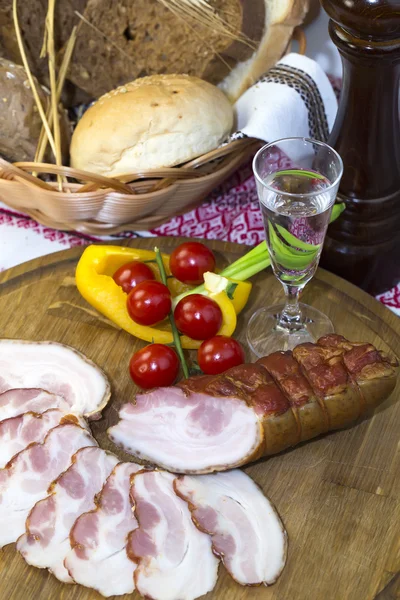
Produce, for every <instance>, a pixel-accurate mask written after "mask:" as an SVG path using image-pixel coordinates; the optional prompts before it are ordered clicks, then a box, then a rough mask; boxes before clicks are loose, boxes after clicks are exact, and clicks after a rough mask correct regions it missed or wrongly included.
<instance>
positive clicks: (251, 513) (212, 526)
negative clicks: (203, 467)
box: [174, 469, 287, 585]
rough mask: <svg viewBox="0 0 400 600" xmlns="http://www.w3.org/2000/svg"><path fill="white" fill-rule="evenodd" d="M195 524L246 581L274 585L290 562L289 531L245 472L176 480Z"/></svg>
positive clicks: (239, 579)
mask: <svg viewBox="0 0 400 600" xmlns="http://www.w3.org/2000/svg"><path fill="white" fill-rule="evenodd" d="M174 487H175V491H176V492H177V494H178V495H179V496H180V497H181V498H183V499H184V500H185V501H186V502H188V503H189V508H190V510H191V513H192V519H193V522H194V523H195V524H196V525H197V526H198V528H199V529H200V530H201V531H204V532H206V533H209V534H210V535H211V538H212V547H213V551H214V552H215V554H216V555H217V556H219V557H220V558H221V560H222V561H223V563H224V565H225V567H226V569H227V571H228V572H229V573H230V574H231V576H232V577H233V578H234V579H235V581H237V582H238V583H240V584H241V585H260V584H262V583H263V584H265V585H270V584H272V583H274V582H275V581H276V580H277V578H278V577H279V575H280V573H281V572H282V569H283V567H284V566H285V561H286V539H287V538H286V532H285V530H284V528H283V525H282V523H281V520H280V519H279V516H278V515H277V513H276V511H275V509H274V507H273V506H272V504H271V503H270V501H269V500H268V499H267V498H266V497H265V496H264V494H263V493H262V491H261V489H260V488H259V487H258V486H257V485H256V484H255V483H254V481H253V480H252V479H250V477H248V476H247V475H246V474H245V473H243V472H242V471H239V470H237V469H236V470H234V471H227V472H226V473H216V474H214V475H200V476H198V477H192V476H188V475H184V476H181V477H178V478H177V479H176V480H175V482H174Z"/></svg>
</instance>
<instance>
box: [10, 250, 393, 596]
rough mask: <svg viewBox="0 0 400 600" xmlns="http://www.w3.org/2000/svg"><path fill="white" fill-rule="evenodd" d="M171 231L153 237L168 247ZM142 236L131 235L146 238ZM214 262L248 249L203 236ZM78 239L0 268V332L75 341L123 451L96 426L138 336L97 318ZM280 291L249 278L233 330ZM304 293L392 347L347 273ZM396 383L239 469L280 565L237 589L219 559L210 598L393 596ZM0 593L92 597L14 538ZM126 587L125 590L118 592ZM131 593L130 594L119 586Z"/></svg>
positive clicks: (388, 328)
mask: <svg viewBox="0 0 400 600" xmlns="http://www.w3.org/2000/svg"><path fill="white" fill-rule="evenodd" d="M178 241H179V240H177V239H176V238H161V239H159V240H158V241H157V243H158V244H159V246H160V247H161V249H162V250H164V251H166V252H168V251H170V250H171V249H172V247H174V246H175V245H176V244H177V243H178ZM154 244H155V240H154V238H153V239H141V240H133V241H132V242H131V244H130V245H132V246H136V247H142V248H152V247H153V246H154ZM208 244H209V246H210V247H211V248H212V249H214V250H215V251H217V256H218V261H219V263H220V264H221V265H222V264H223V263H224V262H226V261H227V260H229V261H232V260H234V259H236V258H238V257H239V256H240V255H242V254H243V253H244V252H245V251H246V250H247V248H245V247H244V246H239V245H236V244H229V243H223V242H217V241H215V242H209V243H208ZM82 250H83V249H82V248H74V249H71V250H66V251H64V252H59V253H56V254H52V255H49V256H45V257H43V258H39V259H36V260H33V261H31V262H28V263H25V264H23V265H19V266H18V267H15V268H13V269H10V270H8V271H5V272H3V273H1V274H0V326H1V337H12V338H22V339H28V340H29V339H30V340H54V341H57V342H62V343H65V344H69V345H71V346H74V347H75V348H77V349H78V350H80V351H81V352H84V353H85V354H86V355H87V356H88V357H90V358H91V359H92V360H94V361H95V362H96V363H97V364H98V365H99V366H100V367H102V368H103V369H104V370H105V372H106V373H107V375H108V376H109V378H110V380H111V383H112V388H113V396H112V401H111V403H110V404H109V406H108V407H107V409H106V410H105V411H104V413H103V415H104V418H103V419H102V420H101V421H98V422H96V423H94V424H93V426H92V429H93V433H94V435H95V436H96V438H97V440H98V441H99V443H100V445H101V446H102V447H103V448H107V449H111V450H113V451H115V452H116V453H117V454H119V455H120V456H121V457H122V458H124V459H127V458H129V457H127V456H124V455H123V454H121V453H120V452H118V451H117V449H116V448H115V447H114V446H113V445H112V444H111V442H110V441H109V440H108V438H107V437H106V433H105V432H106V429H107V427H109V426H110V425H111V424H114V423H115V422H116V421H117V418H118V416H117V412H118V407H119V406H120V405H121V404H122V403H123V402H126V401H128V400H131V399H133V396H134V392H135V389H134V386H133V384H132V382H131V381H130V379H129V376H128V369H127V365H128V360H129V358H130V356H131V354H132V353H133V351H134V350H136V349H138V348H139V347H141V346H142V345H143V343H142V342H140V341H138V340H136V339H134V338H132V337H131V336H129V335H128V334H127V333H125V332H123V331H120V330H119V329H118V328H116V327H115V326H114V325H113V324H111V323H109V322H108V321H107V320H105V319H104V318H102V317H100V316H99V315H98V314H97V313H96V311H94V310H93V309H92V308H91V307H90V306H89V305H88V304H87V303H86V302H85V301H84V300H83V299H82V298H81V297H80V295H79V293H78V291H77V289H76V287H75V283H74V270H75V265H76V263H77V260H78V259H79V257H80V255H81V253H82ZM281 299H282V290H281V288H280V284H279V283H278V282H277V281H276V280H275V278H274V276H273V275H272V273H271V271H270V270H268V271H267V272H265V273H262V274H260V275H259V276H257V277H255V278H254V289H253V292H252V295H251V300H250V302H249V304H248V306H247V307H246V310H245V312H244V313H243V314H242V315H241V316H240V319H239V326H238V330H237V333H238V337H239V339H242V341H244V340H245V329H246V323H247V320H248V318H249V316H250V315H251V314H252V312H253V311H254V310H255V308H258V307H259V306H262V305H265V304H275V303H276V301H278V300H281ZM303 300H304V301H305V302H308V303H310V304H312V305H313V306H315V307H317V308H319V309H320V310H323V311H325V312H326V313H327V314H328V315H329V316H330V317H331V319H332V320H333V322H334V325H335V327H336V331H337V332H338V333H340V334H343V335H345V336H346V337H348V338H349V339H350V340H355V341H369V342H372V343H373V344H375V345H376V346H377V347H378V348H381V349H383V350H385V351H388V352H391V353H393V354H396V353H397V354H400V348H399V336H400V319H399V318H398V317H396V316H395V315H393V314H392V313H390V311H388V310H387V309H385V308H384V307H383V306H381V305H380V304H379V303H378V302H377V301H375V300H374V299H373V298H371V297H370V296H368V295H367V294H365V293H364V292H362V291H360V290H359V289H357V288H356V287H354V286H352V285H351V284H349V283H347V282H345V281H343V280H342V279H339V278H338V277H336V276H334V275H331V274H330V273H327V272H325V271H322V270H319V271H318V273H317V275H316V276H315V277H314V279H313V280H312V282H311V283H310V284H309V285H308V286H307V288H306V290H305V292H304V297H303ZM398 395H399V385H398V386H397V389H396V391H395V392H394V394H393V395H392V397H391V399H389V400H388V401H387V402H386V403H385V405H384V406H383V407H381V409H380V410H379V411H378V413H377V414H376V415H375V416H374V417H373V418H372V419H371V420H369V421H366V422H364V423H361V424H360V425H358V426H356V427H354V428H352V429H350V430H347V431H342V432H337V433H333V434H330V435H327V436H325V437H322V438H320V439H317V440H314V441H312V442H308V443H306V444H304V445H302V446H300V447H298V448H295V449H293V450H291V451H287V452H285V453H283V454H281V455H279V456H276V457H273V458H270V459H268V460H263V461H260V462H258V463H257V464H255V465H252V466H250V467H248V468H247V469H246V472H247V473H248V474H249V475H251V476H252V477H253V479H254V480H255V481H256V482H257V483H258V484H259V485H260V486H261V487H262V488H263V490H264V492H265V493H266V494H267V495H268V496H269V497H270V498H271V500H272V501H273V502H274V503H275V505H276V507H277V509H278V511H279V513H280V515H281V517H282V519H283V521H284V523H285V526H286V528H287V531H288V535H289V555H288V562H287V566H286V568H285V570H284V572H283V574H282V576H281V577H280V579H279V580H278V582H277V583H276V584H275V585H274V586H272V587H269V588H266V587H259V588H243V587H240V586H239V585H237V584H236V583H234V582H233V581H232V580H231V578H230V577H229V576H228V575H227V573H226V572H225V570H224V568H223V567H222V566H221V567H220V574H219V579H218V584H217V586H216V588H215V590H214V591H213V592H212V593H210V594H209V595H208V596H206V597H205V598H206V599H210V600H211V599H212V600H228V599H229V600H250V599H251V600H259V599H261V598H262V599H263V600H264V599H265V600H278V599H279V600H372V599H378V598H379V600H386V599H389V598H390V599H393V598H400V574H399V571H400V477H399V473H400V442H399V438H400V402H397V403H396V402H395V400H396V399H397V398H398ZM0 598H1V599H2V600H3V599H4V600H22V599H23V600H37V599H43V600H50V599H51V600H61V599H62V600H66V599H68V600H94V599H95V598H98V599H100V598H101V596H100V595H98V594H97V593H96V592H93V591H92V590H88V589H86V588H84V587H81V586H70V585H63V584H61V583H59V582H58V581H57V580H56V579H55V578H54V577H53V576H52V575H50V574H49V573H47V572H46V571H41V570H38V569H34V568H32V567H29V566H27V565H26V564H25V562H24V561H23V559H22V558H21V556H19V555H18V554H17V553H16V551H15V547H14V545H11V546H8V547H7V548H6V549H5V550H4V551H3V552H2V554H1V557H0ZM126 598H128V596H124V597H123V599H126ZM130 598H134V599H135V600H136V599H138V598H139V596H138V595H134V596H130Z"/></svg>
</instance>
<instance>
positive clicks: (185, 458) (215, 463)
mask: <svg viewBox="0 0 400 600" xmlns="http://www.w3.org/2000/svg"><path fill="white" fill-rule="evenodd" d="M119 416H120V419H121V420H120V421H119V423H117V425H115V426H114V427H111V428H110V429H109V430H108V435H109V437H110V439H111V440H112V441H113V442H114V443H115V444H116V445H117V446H120V447H122V448H123V449H124V450H125V451H126V452H129V453H130V454H132V455H133V456H135V457H138V458H141V459H144V460H147V461H149V462H151V463H154V464H157V465H158V466H160V467H162V468H164V469H166V470H167V471H172V472H174V473H211V472H213V471H218V470H225V469H228V468H231V467H236V466H239V465H242V464H244V463H246V462H249V461H251V460H254V459H255V458H258V453H259V450H260V448H261V446H262V444H263V435H264V434H263V429H262V425H261V422H260V419H259V417H258V415H257V414H256V412H255V411H254V410H253V409H252V408H250V407H249V406H247V404H246V402H244V401H243V400H240V399H238V398H234V397H224V398H222V397H213V396H211V395H209V394H202V393H196V392H192V393H190V392H189V393H185V391H183V390H182V389H180V388H178V387H170V388H159V389H156V390H154V391H152V392H150V393H147V394H139V395H138V396H136V404H125V405H124V406H123V407H122V408H121V410H120V413H119Z"/></svg>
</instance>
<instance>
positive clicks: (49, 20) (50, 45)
mask: <svg viewBox="0 0 400 600" xmlns="http://www.w3.org/2000/svg"><path fill="white" fill-rule="evenodd" d="M54 8H55V0H49V4H48V9H47V15H46V27H45V30H46V33H45V42H46V51H47V56H48V61H49V78H50V101H51V110H52V113H53V129H54V143H55V147H56V152H55V155H54V156H55V159H56V165H57V166H61V164H62V157H61V132H60V120H59V118H58V102H57V80H56V52H55V49H54ZM57 181H58V189H59V190H60V192H62V181H63V180H62V177H61V175H57Z"/></svg>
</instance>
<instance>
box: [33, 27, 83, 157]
mask: <svg viewBox="0 0 400 600" xmlns="http://www.w3.org/2000/svg"><path fill="white" fill-rule="evenodd" d="M77 34H78V27H77V26H75V27H74V28H73V30H72V32H71V35H70V37H69V40H68V42H67V44H66V48H65V52H64V55H63V58H62V62H61V66H60V70H59V73H58V79H57V93H56V98H57V105H58V103H59V102H60V98H61V92H62V89H63V87H64V83H65V78H66V75H67V72H68V67H69V64H70V62H71V58H72V53H73V50H74V46H75V42H76V37H77ZM53 114H54V113H53V109H52V105H50V106H49V108H48V110H47V113H46V116H47V119H48V122H49V125H50V127H51V126H52V125H53ZM47 141H48V137H47V133H46V131H45V129H44V127H42V130H41V132H40V136H39V142H38V145H37V149H36V154H35V162H42V160H43V157H44V155H45V152H46V148H47Z"/></svg>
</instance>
